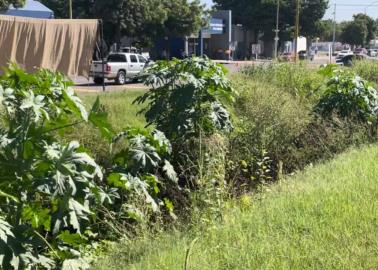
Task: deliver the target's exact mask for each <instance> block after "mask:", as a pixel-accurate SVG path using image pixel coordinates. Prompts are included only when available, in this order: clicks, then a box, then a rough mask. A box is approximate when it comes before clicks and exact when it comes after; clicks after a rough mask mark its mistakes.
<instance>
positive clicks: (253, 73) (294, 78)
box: [243, 62, 324, 99]
mask: <svg viewBox="0 0 378 270" xmlns="http://www.w3.org/2000/svg"><path fill="white" fill-rule="evenodd" d="M243 73H244V74H246V75H248V77H249V78H250V79H251V80H255V81H259V82H267V83H269V84H270V85H271V86H274V87H277V88H280V89H281V90H285V91H286V92H288V93H290V94H292V95H293V96H298V97H300V98H304V99H307V98H308V97H309V95H310V94H311V93H312V92H313V91H315V90H316V89H318V88H319V87H320V85H321V84H322V83H323V79H324V78H323V76H322V75H319V74H318V73H317V72H316V70H312V69H310V67H308V66H307V65H306V64H305V63H302V62H301V63H298V64H292V63H280V64H276V63H275V64H267V65H261V66H259V65H253V66H248V67H247V68H245V69H244V70H243Z"/></svg>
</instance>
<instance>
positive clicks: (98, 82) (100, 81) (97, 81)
mask: <svg viewBox="0 0 378 270" xmlns="http://www.w3.org/2000/svg"><path fill="white" fill-rule="evenodd" d="M93 81H94V83H95V84H102V82H103V81H104V79H103V78H101V77H95V78H94V79H93Z"/></svg>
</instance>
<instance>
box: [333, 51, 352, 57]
mask: <svg viewBox="0 0 378 270" xmlns="http://www.w3.org/2000/svg"><path fill="white" fill-rule="evenodd" d="M346 55H353V52H352V51H351V50H342V51H340V52H339V53H338V54H337V58H342V57H344V56H346Z"/></svg>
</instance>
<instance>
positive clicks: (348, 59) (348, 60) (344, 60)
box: [336, 54, 366, 67]
mask: <svg viewBox="0 0 378 270" xmlns="http://www.w3.org/2000/svg"><path fill="white" fill-rule="evenodd" d="M365 57H366V56H365V55H363V54H358V55H354V54H350V55H344V56H340V57H338V58H336V64H338V65H343V66H347V67H350V66H352V65H353V62H354V61H356V60H363V59H365Z"/></svg>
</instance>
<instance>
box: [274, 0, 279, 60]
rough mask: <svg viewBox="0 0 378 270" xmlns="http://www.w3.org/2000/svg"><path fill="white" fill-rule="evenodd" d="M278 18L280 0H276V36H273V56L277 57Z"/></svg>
mask: <svg viewBox="0 0 378 270" xmlns="http://www.w3.org/2000/svg"><path fill="white" fill-rule="evenodd" d="M279 19H280V0H277V16H276V30H275V32H276V36H275V38H274V58H275V59H277V57H278V40H279V37H278V32H279V31H280V30H278V22H279Z"/></svg>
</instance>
